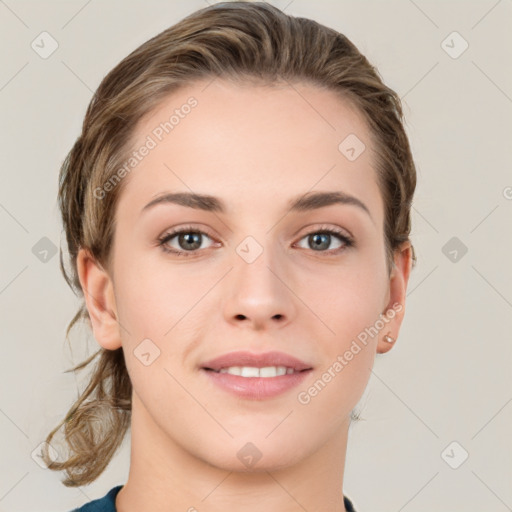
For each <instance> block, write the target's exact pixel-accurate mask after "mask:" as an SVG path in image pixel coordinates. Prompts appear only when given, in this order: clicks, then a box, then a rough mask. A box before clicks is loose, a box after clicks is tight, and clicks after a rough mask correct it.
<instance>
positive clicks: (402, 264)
mask: <svg viewBox="0 0 512 512" xmlns="http://www.w3.org/2000/svg"><path fill="white" fill-rule="evenodd" d="M412 256H413V249H412V246H411V243H410V242H409V241H407V242H404V243H403V244H402V245H401V246H400V247H399V248H398V249H396V251H395V254H394V265H393V268H392V270H391V275H390V278H389V301H388V304H387V306H386V308H385V309H384V311H383V312H382V314H383V316H384V317H386V318H387V319H388V320H389V321H388V322H387V324H386V325H385V326H384V328H383V329H382V332H380V333H379V340H378V343H377V353H378V354H384V353H386V352H388V351H389V350H391V348H392V347H393V346H394V345H395V343H396V341H395V342H392V343H389V342H388V341H386V340H385V339H384V336H386V335H389V336H391V337H392V338H393V339H394V340H396V339H397V338H398V333H399V331H400V326H401V325H402V321H403V319H404V315H405V297H406V292H407V283H408V282H409V275H410V273H411V268H412ZM393 312H394V316H393Z"/></svg>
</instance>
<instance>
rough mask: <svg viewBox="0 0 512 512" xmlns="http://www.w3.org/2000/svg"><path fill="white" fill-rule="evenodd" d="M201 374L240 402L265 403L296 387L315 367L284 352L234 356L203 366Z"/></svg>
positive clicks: (239, 353)
mask: <svg viewBox="0 0 512 512" xmlns="http://www.w3.org/2000/svg"><path fill="white" fill-rule="evenodd" d="M200 370H201V372H202V373H203V374H204V375H206V376H207V377H208V378H209V380H210V382H213V383H214V384H215V385H217V386H219V387H220V388H221V389H223V390H225V391H228V392H229V393H231V394H235V395H236V396H237V397H239V398H246V399H252V400H264V399H267V398H271V397H274V396H277V395H280V394H283V393H285V392H286V391H289V390H291V389H292V388H293V387H295V386H297V385H298V384H299V383H300V382H302V381H303V380H304V378H305V377H306V375H308V374H309V373H311V372H312V370H313V367H312V366H311V365H309V364H307V363H305V362H304V361H301V360H300V359H297V358H295V357H293V356H291V355H289V354H285V353H283V352H266V353H262V354H255V353H251V352H231V353H228V354H225V355H223V356H220V357H217V358H215V359H213V360H211V361H208V362H206V363H203V364H202V365H201V368H200Z"/></svg>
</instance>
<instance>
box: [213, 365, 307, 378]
mask: <svg viewBox="0 0 512 512" xmlns="http://www.w3.org/2000/svg"><path fill="white" fill-rule="evenodd" d="M310 369H311V368H307V369H304V370H296V369H295V368H288V367H286V366H263V367H261V368H260V367H257V366H229V367H227V368H220V369H219V370H214V369H213V368H206V367H204V368H203V370H206V371H211V372H215V373H229V375H237V376H240V377H246V378H254V377H262V378H264V379H268V378H272V377H280V376H282V375H292V374H294V373H301V372H307V371H309V370H310Z"/></svg>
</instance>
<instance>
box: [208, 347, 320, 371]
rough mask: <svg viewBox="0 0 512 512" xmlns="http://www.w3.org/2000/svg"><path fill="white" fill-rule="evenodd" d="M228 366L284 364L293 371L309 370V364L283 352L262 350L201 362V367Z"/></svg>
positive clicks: (256, 366)
mask: <svg viewBox="0 0 512 512" xmlns="http://www.w3.org/2000/svg"><path fill="white" fill-rule="evenodd" d="M230 366H251V367H255V368H264V367H266V366H285V367H286V368H293V369H294V370H295V371H302V370H310V369H311V365H308V364H307V363H305V362H304V361H301V360H300V359H297V358H296V357H293V356H291V355H289V354H285V353H284V352H277V351H272V352H263V353H254V352H248V351H237V352H229V353H227V354H223V355H221V356H218V357H216V358H214V359H210V360H209V361H206V362H205V363H202V364H201V367H202V368H207V369H210V370H215V371H219V370H220V369H221V368H229V367H230Z"/></svg>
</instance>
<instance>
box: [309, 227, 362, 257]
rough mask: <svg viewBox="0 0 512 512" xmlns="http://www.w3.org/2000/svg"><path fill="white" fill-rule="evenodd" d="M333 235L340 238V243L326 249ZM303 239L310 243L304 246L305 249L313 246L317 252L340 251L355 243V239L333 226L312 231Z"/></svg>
mask: <svg viewBox="0 0 512 512" xmlns="http://www.w3.org/2000/svg"><path fill="white" fill-rule="evenodd" d="M333 237H334V238H335V239H337V240H338V244H339V245H338V246H337V247H334V248H331V249H330V250H328V251H327V250H326V249H329V246H330V245H331V243H332V241H333ZM301 240H306V244H307V245H309V247H304V248H305V249H309V248H312V250H313V251H316V252H327V253H338V252H340V251H341V250H344V249H346V248H348V247H352V246H353V245H354V241H353V239H352V238H351V237H349V236H347V235H345V234H344V233H343V232H341V231H338V230H336V229H332V228H325V229H324V228H322V229H320V230H318V231H312V232H311V233H309V234H307V235H306V236H305V237H303V238H302V239H301ZM340 242H341V243H340Z"/></svg>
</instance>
